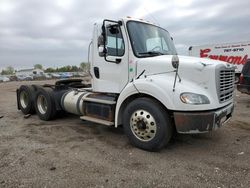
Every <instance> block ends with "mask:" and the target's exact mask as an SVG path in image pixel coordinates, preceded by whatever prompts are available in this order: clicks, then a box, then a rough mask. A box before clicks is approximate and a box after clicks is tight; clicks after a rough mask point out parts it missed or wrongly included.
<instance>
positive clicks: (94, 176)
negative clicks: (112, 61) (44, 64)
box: [0, 82, 250, 188]
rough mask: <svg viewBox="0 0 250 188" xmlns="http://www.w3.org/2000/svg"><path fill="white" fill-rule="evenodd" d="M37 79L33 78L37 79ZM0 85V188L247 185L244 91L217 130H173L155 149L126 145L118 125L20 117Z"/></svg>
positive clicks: (249, 153)
mask: <svg viewBox="0 0 250 188" xmlns="http://www.w3.org/2000/svg"><path fill="white" fill-rule="evenodd" d="M35 83H38V82H32V84H35ZM21 84H27V82H9V83H0V117H1V116H3V117H2V118H1V119H0V187H60V188H61V187H149V188H151V187H217V188H218V187H221V188H222V187H249V185H250V96H248V95H245V94H241V93H239V92H237V91H236V92H235V99H236V101H235V103H236V107H235V112H234V116H233V118H232V120H231V121H230V122H229V123H228V124H227V125H225V126H224V127H222V128H220V129H219V130H217V131H214V132H211V133H208V134H202V135H177V137H176V138H175V139H174V140H173V141H172V142H171V143H170V144H169V145H168V146H167V147H166V148H164V149H163V150H161V151H160V152H146V151H143V150H140V149H138V148H135V147H133V146H131V145H130V144H129V142H128V139H127V138H126V136H125V135H124V134H123V130H122V128H118V129H115V128H109V127H106V126H104V125H98V124H93V123H89V122H86V121H81V120H80V119H79V117H78V116H72V115H67V117H61V118H60V119H56V120H53V121H48V122H45V121H42V120H40V119H39V118H38V117H37V116H36V115H32V116H31V117H29V118H27V119H25V118H24V116H23V114H22V113H21V112H20V111H18V110H17V108H16V95H15V90H16V88H17V87H18V86H20V85H21Z"/></svg>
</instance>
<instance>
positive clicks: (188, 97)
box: [180, 93, 210, 105]
mask: <svg viewBox="0 0 250 188" xmlns="http://www.w3.org/2000/svg"><path fill="white" fill-rule="evenodd" d="M180 99H181V101H182V102H183V103H185V104H194V105H197V104H209V103H210V101H209V99H208V98H207V97H206V96H205V95H201V94H196V93H182V94H181V95H180Z"/></svg>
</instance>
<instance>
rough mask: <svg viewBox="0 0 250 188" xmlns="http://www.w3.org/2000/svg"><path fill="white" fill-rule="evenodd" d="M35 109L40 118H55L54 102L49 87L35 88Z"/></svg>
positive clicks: (46, 119)
mask: <svg viewBox="0 0 250 188" xmlns="http://www.w3.org/2000/svg"><path fill="white" fill-rule="evenodd" d="M35 109H36V113H37V115H38V116H39V118H40V119H41V120H45V121H49V120H52V119H53V118H55V116H56V104H55V99H54V97H53V91H52V89H51V88H37V93H36V97H35Z"/></svg>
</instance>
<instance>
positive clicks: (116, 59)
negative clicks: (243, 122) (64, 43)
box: [17, 18, 234, 151]
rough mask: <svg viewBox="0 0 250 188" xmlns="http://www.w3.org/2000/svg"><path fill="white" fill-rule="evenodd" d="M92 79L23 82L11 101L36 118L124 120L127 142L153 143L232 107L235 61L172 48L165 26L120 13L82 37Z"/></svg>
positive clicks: (219, 117) (205, 128)
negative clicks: (85, 39) (65, 116)
mask: <svg viewBox="0 0 250 188" xmlns="http://www.w3.org/2000/svg"><path fill="white" fill-rule="evenodd" d="M89 62H90V73H91V76H92V84H91V87H87V86H86V85H84V84H82V82H81V80H80V79H75V80H74V79H69V80H59V81H57V82H56V83H55V84H54V85H48V84H45V85H22V86H20V87H19V88H18V89H17V103H18V109H20V110H21V111H22V112H23V113H24V114H31V113H36V114H37V115H38V116H39V117H40V119H42V120H46V121H47V120H50V119H53V118H55V117H56V114H57V113H58V112H59V111H64V112H68V113H72V114H76V115H79V116H80V118H81V119H82V120H87V121H91V122H95V123H99V124H103V125H107V126H114V127H118V126H120V125H122V126H123V129H124V132H125V134H126V135H127V136H128V138H129V140H130V142H131V143H132V144H133V145H135V146H136V147H139V148H141V149H145V150H149V151H154V150H159V149H161V148H162V147H164V146H165V145H166V143H168V141H169V140H170V138H171V136H172V134H173V132H175V131H176V132H178V133H188V134H194V133H205V132H209V131H212V130H214V129H217V128H218V127H220V126H221V125H222V124H223V123H225V122H226V121H227V120H229V119H230V117H231V115H232V112H233V107H234V104H233V92H234V67H233V66H232V65H231V64H229V63H226V62H222V61H216V60H209V59H201V58H195V57H187V56H178V55H177V53H176V49H175V46H174V44H173V41H172V39H171V37H170V35H169V33H168V31H166V30H165V29H163V28H161V27H159V26H156V25H154V24H152V23H149V22H145V21H142V20H137V19H131V18H124V19H121V20H118V21H113V20H107V19H105V20H103V23H101V24H95V25H94V30H93V37H92V40H91V43H90V45H89Z"/></svg>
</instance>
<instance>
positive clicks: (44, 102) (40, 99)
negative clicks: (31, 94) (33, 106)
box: [37, 95, 48, 114]
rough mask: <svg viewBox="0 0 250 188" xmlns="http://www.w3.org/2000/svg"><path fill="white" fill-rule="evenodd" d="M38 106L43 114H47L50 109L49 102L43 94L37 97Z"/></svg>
mask: <svg viewBox="0 0 250 188" xmlns="http://www.w3.org/2000/svg"><path fill="white" fill-rule="evenodd" d="M37 108H38V110H39V112H40V113H41V114H45V113H46V112H47V109H48V103H47V100H46V98H45V97H44V96H43V95H39V96H38V97H37Z"/></svg>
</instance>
